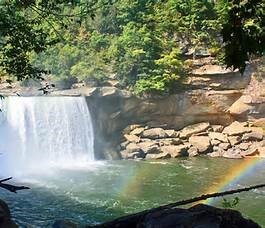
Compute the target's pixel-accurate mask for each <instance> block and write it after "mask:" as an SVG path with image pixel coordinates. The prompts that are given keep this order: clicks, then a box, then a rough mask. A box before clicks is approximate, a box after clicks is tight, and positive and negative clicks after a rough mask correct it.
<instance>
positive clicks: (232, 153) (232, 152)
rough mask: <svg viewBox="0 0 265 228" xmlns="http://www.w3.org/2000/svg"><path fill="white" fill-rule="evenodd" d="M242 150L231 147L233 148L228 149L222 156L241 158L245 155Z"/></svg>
mask: <svg viewBox="0 0 265 228" xmlns="http://www.w3.org/2000/svg"><path fill="white" fill-rule="evenodd" d="M241 152H242V151H241V150H240V149H235V148H231V149H228V150H227V151H225V152H224V153H223V155H222V156H223V157H224V158H231V159H240V158H242V157H243V156H242V155H241Z"/></svg>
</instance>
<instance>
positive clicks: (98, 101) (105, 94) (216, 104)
mask: <svg viewBox="0 0 265 228" xmlns="http://www.w3.org/2000/svg"><path fill="white" fill-rule="evenodd" d="M263 66H264V63H263V64H262V67H263ZM260 67H261V66H260V65H259V64H255V65H249V66H248V68H247V69H246V71H245V73H244V75H241V74H240V73H239V72H237V71H235V72H232V71H229V70H225V69H223V68H221V67H219V66H216V65H207V64H202V65H200V64H198V65H197V66H196V68H194V70H193V72H192V75H191V76H190V77H189V79H188V81H187V88H188V89H186V90H185V91H180V92H177V93H176V94H173V95H170V96H161V97H159V96H155V97H148V98H138V97H136V96H134V95H132V94H131V93H130V92H128V91H125V90H119V89H117V88H115V87H92V88H88V87H80V88H76V89H68V90H57V91H53V92H51V93H50V94H49V95H50V96H85V97H86V100H87V103H88V105H89V107H90V111H91V112H92V113H91V114H92V119H93V121H94V123H93V124H94V131H95V149H96V154H97V158H107V159H110V158H112V159H115V158H117V157H118V155H117V145H118V144H119V143H120V138H121V132H122V130H123V129H124V128H125V127H127V126H128V125H131V124H141V125H145V126H148V127H164V128H165V129H172V128H173V129H175V130H179V129H181V128H183V127H185V126H187V125H191V124H195V123H199V122H209V123H210V124H221V125H224V126H226V125H229V124H231V122H233V121H234V120H239V121H249V120H250V121H255V122H260V126H261V127H263V126H265V120H264V119H263V118H264V117H265V91H264V88H265V79H264V75H262V73H261V74H260V73H259V75H258V73H257V72H259V69H260ZM257 75H258V77H257ZM36 88H38V87H36ZM36 88H35V89H30V88H26V89H24V90H23V89H18V88H13V89H10V88H9V89H6V90H5V89H1V88H0V94H7V95H10V94H13V95H14V91H15V92H16V93H19V94H20V95H40V94H41V91H39V90H38V89H36ZM73 88H74V86H73Z"/></svg>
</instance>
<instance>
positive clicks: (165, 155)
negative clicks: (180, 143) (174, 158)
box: [145, 152, 171, 159]
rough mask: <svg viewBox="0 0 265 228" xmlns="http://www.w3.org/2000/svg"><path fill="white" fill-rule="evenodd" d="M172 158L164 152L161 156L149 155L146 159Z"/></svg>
mask: <svg viewBox="0 0 265 228" xmlns="http://www.w3.org/2000/svg"><path fill="white" fill-rule="evenodd" d="M168 158H171V156H170V154H169V153H167V152H163V153H160V154H147V155H146V157H145V159H168Z"/></svg>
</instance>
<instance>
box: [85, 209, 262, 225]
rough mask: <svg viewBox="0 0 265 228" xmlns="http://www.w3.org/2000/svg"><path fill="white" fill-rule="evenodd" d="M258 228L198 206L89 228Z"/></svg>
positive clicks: (235, 215)
mask: <svg viewBox="0 0 265 228" xmlns="http://www.w3.org/2000/svg"><path fill="white" fill-rule="evenodd" d="M96 227H97V228H115V227H119V228H135V227H138V228H140V227H141V228H260V226H259V225H258V224H257V223H255V222H253V221H252V220H250V219H246V218H244V217H243V216H242V215H241V214H240V213H239V212H238V211H235V210H231V209H221V208H215V207H212V206H209V205H203V204H198V205H195V206H192V207H191V208H189V209H183V208H167V209H160V210H156V211H153V212H149V213H148V212H146V213H143V214H139V213H138V214H135V215H128V216H125V217H121V218H118V219H115V220H113V221H111V222H107V223H105V224H99V225H95V226H90V228H96Z"/></svg>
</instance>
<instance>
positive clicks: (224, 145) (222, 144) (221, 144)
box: [218, 143, 231, 150]
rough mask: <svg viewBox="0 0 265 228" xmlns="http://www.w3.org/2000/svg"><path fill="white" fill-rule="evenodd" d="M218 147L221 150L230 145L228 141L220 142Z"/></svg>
mask: <svg viewBox="0 0 265 228" xmlns="http://www.w3.org/2000/svg"><path fill="white" fill-rule="evenodd" d="M218 147H219V148H221V149H222V150H228V149H229V148H230V147H231V145H230V143H220V144H219V145H218Z"/></svg>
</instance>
